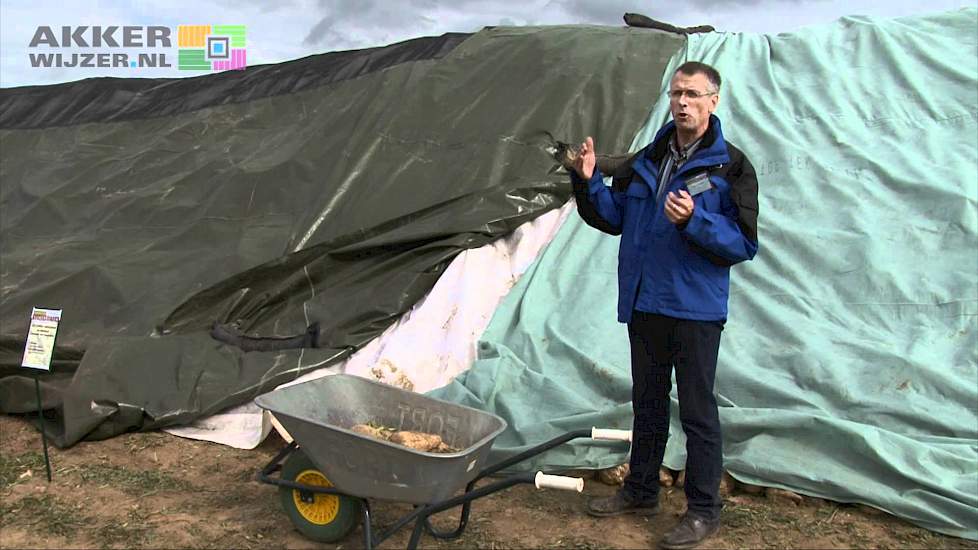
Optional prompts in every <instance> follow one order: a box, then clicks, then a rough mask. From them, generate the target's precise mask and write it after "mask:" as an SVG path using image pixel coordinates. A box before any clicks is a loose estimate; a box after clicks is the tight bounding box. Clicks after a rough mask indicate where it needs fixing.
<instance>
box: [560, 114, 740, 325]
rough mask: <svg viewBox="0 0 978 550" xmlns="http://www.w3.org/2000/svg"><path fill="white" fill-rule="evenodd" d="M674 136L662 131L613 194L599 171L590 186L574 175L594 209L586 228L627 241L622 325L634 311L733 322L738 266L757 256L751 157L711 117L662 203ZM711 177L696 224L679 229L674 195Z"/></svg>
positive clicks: (698, 200)
mask: <svg viewBox="0 0 978 550" xmlns="http://www.w3.org/2000/svg"><path fill="white" fill-rule="evenodd" d="M674 132H675V123H674V122H670V123H669V124H667V125H666V126H664V127H663V128H662V129H661V130H659V132H658V134H657V135H656V136H655V139H654V140H653V141H652V143H651V144H649V145H648V146H647V147H646V148H645V149H643V150H642V151H640V152H639V153H638V154H636V155H635V156H634V157H633V159H632V160H631V164H630V166H629V167H628V168H629V169H626V170H625V171H624V175H621V174H619V175H618V177H616V178H615V181H614V183H613V185H612V186H611V187H609V186H606V185H605V184H604V181H603V175H602V174H601V173H600V172H599V171H598V170H597V169H595V171H594V175H593V177H592V178H591V180H590V181H587V182H585V181H583V180H581V179H580V178H579V177H577V174H576V173H574V172H573V171H572V172H571V179H572V181H573V183H574V186H575V191H576V192H575V194H576V195H577V197H578V201H579V202H580V201H581V200H582V199H583V200H586V201H588V202H589V205H585V206H586V208H585V209H581V208H580V207H579V211H581V214H582V216H584V217H585V221H587V222H588V223H589V224H590V225H592V226H594V227H598V228H599V229H601V230H602V231H605V232H607V233H611V234H620V235H621V243H620V246H619V251H618V320H619V321H620V322H622V323H628V322H630V321H631V318H632V311H633V310H639V311H644V312H647V313H656V314H660V315H667V316H669V317H675V318H679V319H691V320H697V321H725V320H726V318H727V297H728V295H729V289H730V266H731V265H733V264H736V263H738V262H742V261H744V260H750V259H751V258H753V257H754V254H756V253H757V247H758V242H757V176H756V174H755V172H754V168H753V166H752V165H751V163H750V161H749V160H748V159H747V157H746V156H745V155H744V154H743V153H742V152H740V150H739V149H737V148H736V147H734V146H733V145H732V144H730V143H727V142H726V141H725V140H724V139H723V133H722V132H721V129H720V119H718V118H717V117H716V116H712V115H711V117H710V127H709V129H708V130H707V133H706V134H705V135H704V137H703V140H702V142H701V143H700V146H699V148H698V149H697V150H696V151H695V152H694V153H693V155H692V156H691V157H690V158H689V159H688V160H687V161H686V163H685V164H683V166H682V167H681V168H680V169H679V170H678V171H675V172H674V173H673V175H672V177H670V179H669V181H668V182H667V183H666V185H667V187H666V190H665V192H664V193H663V194H662V197H661V200H659V201H657V200H656V191H657V189H658V187H659V181H658V174H659V166H660V163H661V162H662V161H663V159H664V158H665V156H666V155H667V154H668V143H669V140H670V139H672V136H673V134H674ZM704 173H705V174H706V175H707V176H708V177H709V182H710V184H711V187H710V188H709V189H708V190H706V191H703V192H701V193H698V194H697V195H695V196H694V197H693V202H694V203H695V209H694V210H693V215H692V217H691V218H690V219H689V220H688V221H687V222H686V224H685V225H684V227H678V226H676V225H675V224H673V223H672V222H670V221H669V219H668V218H666V215H665V212H664V211H663V204H664V202H665V198H666V195H668V193H671V192H673V191H678V190H680V189H686V190H687V191H689V189H688V188H687V183H690V182H691V180H692V179H693V178H694V177H697V176H699V175H700V174H704ZM690 194H692V193H690ZM586 211H587V212H590V215H588V214H587V213H586ZM595 216H596V217H598V218H600V219H595ZM589 218H590V219H589Z"/></svg>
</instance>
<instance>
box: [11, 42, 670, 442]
mask: <svg viewBox="0 0 978 550" xmlns="http://www.w3.org/2000/svg"><path fill="white" fill-rule="evenodd" d="M681 44H682V39H681V38H680V37H678V36H676V35H671V34H667V33H663V32H660V31H652V30H648V29H635V28H605V27H549V28H504V27H498V28H494V29H487V30H484V31H482V32H479V33H477V34H475V35H472V36H470V37H468V38H467V39H465V40H464V41H461V42H459V40H458V37H454V38H453V37H448V38H445V37H442V38H438V39H430V40H428V41H425V40H420V41H412V42H409V43H407V45H404V44H402V45H395V46H391V47H389V48H391V49H390V50H388V49H387V48H385V49H380V50H372V51H368V52H353V53H350V54H348V55H345V56H338V57H337V56H336V55H335V54H329V55H331V56H333V57H332V58H330V59H331V61H330V62H329V63H325V61H323V62H322V63H319V64H317V63H318V62H317V61H316V59H315V58H311V59H307V60H300V61H296V62H292V63H286V64H282V65H280V66H275V67H271V68H269V67H262V68H257V69H250V68H249V69H248V70H246V71H245V72H244V73H243V74H242V75H215V76H206V77H201V78H194V79H191V80H188V81H180V82H176V81H151V83H149V84H147V83H144V82H132V81H120V80H116V79H94V80H91V81H84V82H83V83H76V84H65V85H58V86H51V87H38V88H30V89H13V90H3V91H0V112H3V113H4V114H3V116H2V118H0V121H2V128H0V161H2V162H0V181H2V186H0V208H2V222H0V223H2V231H3V235H2V237H0V254H2V261H3V265H2V290H0V292H2V294H0V295H2V304H0V322H2V327H0V334H2V339H0V364H3V365H4V367H2V368H3V370H2V371H0V374H2V375H3V376H2V377H0V410H2V411H4V412H26V411H30V410H31V407H32V406H33V404H32V403H33V402H32V399H33V388H32V387H31V381H30V380H29V378H26V377H25V375H24V374H23V371H21V370H19V369H18V368H17V367H16V365H19V363H20V355H21V353H22V349H23V341H24V337H25V332H26V327H27V324H28V319H29V313H30V308H31V306H35V305H36V306H45V307H58V308H63V309H64V318H63V319H64V320H63V323H62V330H61V333H60V338H59V348H58V350H57V356H56V357H57V361H56V368H55V373H54V374H52V375H50V376H46V377H44V380H45V384H44V385H45V393H46V395H47V407H48V408H50V409H52V410H53V411H55V412H57V413H58V416H59V418H58V421H59V422H58V424H59V433H58V434H57V438H56V439H57V443H58V444H60V445H69V444H71V443H73V442H75V441H78V440H79V439H81V438H84V437H104V436H109V435H112V434H116V433H120V432H123V431H128V430H133V429H140V428H155V427H161V426H165V425H173V424H180V423H185V422H187V421H190V420H191V419H193V418H196V417H198V416H201V415H206V414H210V413H214V412H217V411H218V410H221V409H222V408H225V407H227V406H230V405H233V404H237V403H240V402H243V401H246V400H248V399H249V398H252V397H254V396H255V395H257V394H258V393H260V392H262V391H267V390H269V389H271V388H273V387H275V385H277V384H280V383H283V382H286V381H289V380H292V379H294V378H295V377H296V376H297V375H299V374H300V373H301V372H304V371H306V370H309V369H312V368H315V367H319V366H323V365H327V364H329V363H330V362H334V361H337V360H339V359H340V358H342V357H344V356H346V355H347V354H348V353H349V352H350V351H351V350H353V349H355V348H356V347H358V346H361V345H363V344H364V343H366V342H367V341H369V340H370V339H371V338H373V337H374V336H376V335H377V334H379V333H380V332H381V331H382V330H383V329H384V328H385V327H387V326H388V325H389V324H390V323H392V322H393V321H394V320H395V319H396V318H397V317H398V316H399V315H400V314H402V313H403V312H404V311H406V310H407V309H408V308H410V306H411V305H412V304H414V302H415V301H416V300H417V299H418V298H419V297H421V296H423V295H424V294H425V293H426V292H427V291H428V289H430V288H431V286H432V285H433V283H434V282H435V280H436V279H437V277H438V276H439V274H440V273H441V271H442V270H443V269H444V267H445V266H446V265H447V262H448V261H449V260H450V259H451V258H452V257H453V256H454V255H455V254H457V253H458V252H459V251H460V250H462V249H465V248H469V247H476V246H481V245H483V244H485V243H487V242H489V241H491V240H493V239H495V238H498V237H499V236H501V235H504V234H506V233H508V232H509V231H511V230H513V229H514V228H515V227H517V226H518V225H519V224H521V223H523V222H525V221H527V220H530V219H532V218H534V217H535V216H538V215H540V214H541V213H543V212H546V211H548V210H550V209H552V208H555V207H557V206H559V205H560V204H562V203H563V202H565V201H566V199H567V198H568V197H569V195H570V189H569V186H568V185H567V183H566V181H564V178H563V177H562V176H557V175H553V174H549V173H548V171H549V169H550V168H551V166H552V161H551V159H550V157H549V155H548V153H547V151H546V145H548V143H547V142H546V139H545V138H544V135H545V134H544V133H543V132H544V131H547V132H550V133H552V134H553V135H554V136H557V137H558V138H564V139H567V138H568V137H569V136H580V135H583V134H584V132H585V131H586V132H587V133H589V134H592V135H595V136H596V138H597V139H599V140H600V141H601V143H604V144H607V145H608V146H609V147H611V148H617V149H624V148H626V147H627V146H628V143H629V141H630V139H631V136H632V135H634V133H635V132H636V131H637V129H638V128H639V126H640V125H641V122H642V120H643V119H644V118H645V116H646V115H647V111H648V106H649V105H650V103H651V101H650V100H651V98H652V97H653V95H654V94H656V93H657V92H658V89H659V84H660V78H661V75H662V68H663V67H664V65H665V63H667V62H668V59H669V58H670V57H671V56H672V54H673V53H675V52H676V51H677V50H678V48H679V47H680V45H681ZM452 46H454V47H452ZM412 48H417V50H412ZM344 60H345V62H344ZM344 63H346V64H344ZM320 65H321V66H324V67H328V70H329V71H333V72H332V73H330V74H329V75H325V76H317V75H316V74H315V71H313V70H312V69H311V68H310V67H313V68H314V67H316V66H320ZM324 70H326V69H324ZM253 73H254V74H253ZM309 78H312V79H314V80H315V79H317V78H318V79H319V80H318V81H316V82H315V83H314V84H313V85H309V83H308V82H307V81H306V79H309ZM283 82H285V83H292V84H290V85H287V84H283ZM252 90H262V91H261V92H258V91H252ZM78 97H84V98H86V99H87V100H88V101H87V102H84V103H79V101H78ZM187 105H191V106H192V107H193V108H192V109H188V108H187V107H186V106H187ZM215 321H219V322H221V323H225V324H226V325H228V326H229V327H231V328H232V329H234V330H237V331H240V332H242V333H244V334H246V335H252V336H259V337H284V336H291V335H296V334H302V333H304V332H306V331H307V329H308V328H309V327H310V326H314V325H316V324H318V338H317V345H318V347H315V348H305V349H294V350H283V351H262V352H250V353H244V352H242V351H241V350H240V349H238V348H237V347H234V346H228V345H225V344H221V343H219V342H217V341H215V340H213V339H212V338H210V337H209V336H208V331H209V330H210V328H211V326H212V324H213V323H214V322H215Z"/></svg>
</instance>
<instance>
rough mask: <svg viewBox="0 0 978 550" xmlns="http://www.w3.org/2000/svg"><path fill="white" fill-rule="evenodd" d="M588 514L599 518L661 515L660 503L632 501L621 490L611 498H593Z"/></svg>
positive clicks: (589, 504) (588, 506)
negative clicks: (624, 515)
mask: <svg viewBox="0 0 978 550" xmlns="http://www.w3.org/2000/svg"><path fill="white" fill-rule="evenodd" d="M587 513H588V514H590V515H592V516H597V517H608V516H618V515H621V514H639V515H642V516H651V515H653V514H657V513H659V503H658V502H647V501H632V500H631V499H629V498H628V497H627V496H626V495H625V491H623V490H621V489H619V490H618V492H616V493H615V494H613V495H611V496H610V497H603V498H592V499H588V501H587Z"/></svg>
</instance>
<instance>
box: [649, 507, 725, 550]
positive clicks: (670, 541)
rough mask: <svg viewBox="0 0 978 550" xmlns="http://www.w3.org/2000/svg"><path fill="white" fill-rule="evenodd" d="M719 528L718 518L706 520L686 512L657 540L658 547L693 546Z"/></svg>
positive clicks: (680, 547)
mask: <svg viewBox="0 0 978 550" xmlns="http://www.w3.org/2000/svg"><path fill="white" fill-rule="evenodd" d="M719 529H720V520H719V519H715V520H712V521H711V520H708V519H703V518H701V517H697V516H693V515H690V514H689V513H687V514H686V515H685V516H683V518H682V519H681V520H679V525H677V526H675V527H673V529H672V531H669V532H668V533H666V536H664V537H662V540H661V541H659V548H665V549H667V550H682V549H685V548H695V547H697V546H699V545H700V544H701V543H702V542H703V541H705V540H706V539H708V538H710V537H711V536H713V535H714V534H715V533H716V532H717V531H718V530H719Z"/></svg>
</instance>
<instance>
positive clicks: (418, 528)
mask: <svg viewBox="0 0 978 550" xmlns="http://www.w3.org/2000/svg"><path fill="white" fill-rule="evenodd" d="M429 508H431V507H430V506H425V509H424V510H423V511H422V512H421V514H420V517H418V518H417V519H416V520H415V521H414V531H412V532H411V540H410V541H409V542H408V546H407V547H408V550H416V549H417V547H418V543H419V542H421V534H422V533H424V524H425V520H427V519H428V516H429V515H430V512H429V510H428V509H429Z"/></svg>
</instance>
